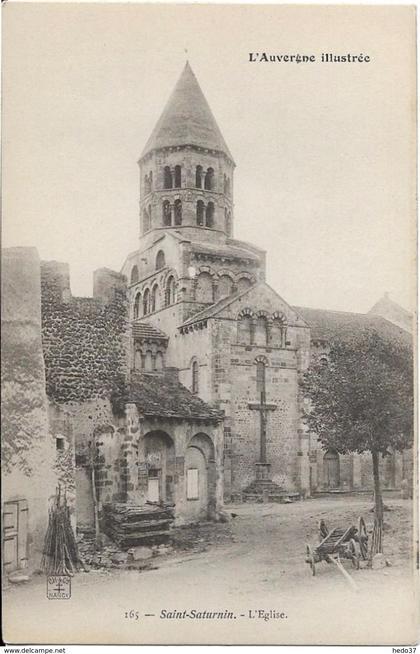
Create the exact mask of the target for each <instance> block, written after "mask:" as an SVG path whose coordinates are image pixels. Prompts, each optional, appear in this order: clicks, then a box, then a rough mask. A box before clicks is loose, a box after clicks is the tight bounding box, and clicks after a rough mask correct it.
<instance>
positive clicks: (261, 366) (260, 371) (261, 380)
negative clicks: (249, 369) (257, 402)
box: [256, 361, 265, 399]
mask: <svg viewBox="0 0 420 654" xmlns="http://www.w3.org/2000/svg"><path fill="white" fill-rule="evenodd" d="M256 366H257V394H258V399H260V397H261V393H263V394H264V395H265V363H264V361H256Z"/></svg>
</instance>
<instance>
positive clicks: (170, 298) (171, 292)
mask: <svg viewBox="0 0 420 654" xmlns="http://www.w3.org/2000/svg"><path fill="white" fill-rule="evenodd" d="M175 299H176V284H175V279H174V277H173V276H172V275H171V276H170V277H169V279H168V281H167V282H166V289H165V304H166V306H167V307H168V306H170V305H171V304H175Z"/></svg>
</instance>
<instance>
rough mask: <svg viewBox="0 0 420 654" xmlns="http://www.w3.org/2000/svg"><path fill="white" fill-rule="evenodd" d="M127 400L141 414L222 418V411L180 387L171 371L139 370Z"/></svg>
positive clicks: (210, 418)
mask: <svg viewBox="0 0 420 654" xmlns="http://www.w3.org/2000/svg"><path fill="white" fill-rule="evenodd" d="M130 386H131V387H130V392H129V399H128V401H129V402H134V403H135V404H136V406H137V408H138V410H139V412H140V413H142V414H143V415H145V416H159V417H161V418H183V419H186V420H187V419H190V420H212V421H220V420H222V419H223V412H222V411H219V410H218V409H213V408H212V407H211V406H210V405H208V404H206V402H204V401H203V400H202V399H200V398H199V397H198V396H197V395H193V394H192V393H191V392H190V391H189V390H188V388H186V387H185V386H183V385H182V384H181V383H180V382H179V381H178V379H177V378H176V374H173V372H172V371H165V370H162V371H159V372H142V373H136V374H134V375H133V376H132V381H131V385H130Z"/></svg>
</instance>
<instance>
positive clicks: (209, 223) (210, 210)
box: [206, 202, 214, 227]
mask: <svg viewBox="0 0 420 654" xmlns="http://www.w3.org/2000/svg"><path fill="white" fill-rule="evenodd" d="M213 224H214V204H213V202H209V203H208V205H207V207H206V227H213Z"/></svg>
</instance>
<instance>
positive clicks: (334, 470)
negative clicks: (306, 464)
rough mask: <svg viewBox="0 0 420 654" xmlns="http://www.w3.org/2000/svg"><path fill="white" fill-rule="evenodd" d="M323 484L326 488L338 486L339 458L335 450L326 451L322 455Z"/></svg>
mask: <svg viewBox="0 0 420 654" xmlns="http://www.w3.org/2000/svg"><path fill="white" fill-rule="evenodd" d="M324 485H325V486H326V487H327V488H338V487H339V486H340V458H339V455H338V453H337V452H331V451H328V452H327V453H326V454H325V456H324Z"/></svg>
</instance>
